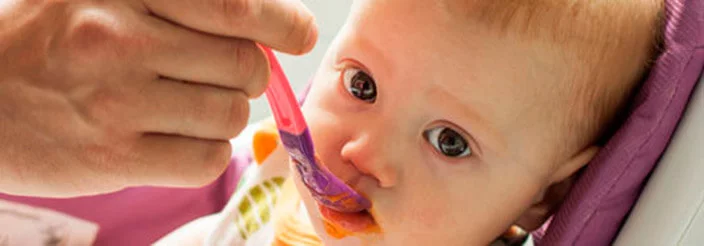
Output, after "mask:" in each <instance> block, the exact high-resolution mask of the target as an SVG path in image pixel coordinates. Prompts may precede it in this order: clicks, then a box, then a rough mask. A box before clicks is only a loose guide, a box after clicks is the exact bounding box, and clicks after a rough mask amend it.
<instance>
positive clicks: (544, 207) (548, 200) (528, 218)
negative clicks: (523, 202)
mask: <svg viewBox="0 0 704 246" xmlns="http://www.w3.org/2000/svg"><path fill="white" fill-rule="evenodd" d="M599 149H600V148H599V147H598V146H591V147H589V148H586V149H584V150H583V151H581V152H580V153H579V154H577V155H575V156H574V157H572V158H571V159H570V160H568V161H567V162H566V163H563V164H562V165H560V166H559V167H558V169H557V170H556V171H555V172H553V175H552V176H551V179H550V180H551V182H550V185H549V186H548V187H547V188H545V189H544V190H543V191H542V192H541V194H540V195H538V197H537V198H536V201H535V203H534V204H533V205H532V206H531V207H530V208H528V210H526V211H525V212H524V213H523V215H521V218H519V219H518V221H517V222H516V225H518V226H519V227H521V228H522V229H523V230H525V231H529V232H530V231H534V230H536V229H538V228H540V226H542V225H543V223H545V221H546V220H547V219H548V218H550V216H552V214H553V213H555V210H556V209H557V208H559V206H560V205H561V204H562V202H563V201H564V200H565V197H567V194H568V193H569V191H570V189H571V188H572V185H573V184H574V181H575V179H576V173H577V171H579V170H580V169H581V168H582V167H584V166H585V165H586V164H587V163H589V161H591V160H592V158H594V155H596V153H597V152H599Z"/></svg>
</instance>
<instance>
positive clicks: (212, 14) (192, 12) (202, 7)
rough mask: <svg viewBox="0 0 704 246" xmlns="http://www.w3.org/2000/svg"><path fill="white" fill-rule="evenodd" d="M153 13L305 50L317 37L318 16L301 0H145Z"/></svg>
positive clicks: (200, 27)
mask: <svg viewBox="0 0 704 246" xmlns="http://www.w3.org/2000/svg"><path fill="white" fill-rule="evenodd" d="M142 1H144V5H145V6H146V7H147V8H148V10H149V11H151V12H152V13H153V14H155V15H156V16H158V17H160V18H164V19H166V20H169V21H171V22H174V23H177V24H180V25H182V26H185V27H189V28H192V29H196V30H199V31H202V32H206V33H210V34H215V35H222V36H230V37H238V38H245V39H250V40H253V41H256V42H258V43H261V44H264V45H266V46H269V47H271V48H273V49H275V50H278V51H281V52H285V53H290V54H303V53H306V52H309V51H310V50H311V49H313V46H314V45H315V43H316V41H317V39H318V28H317V26H316V25H315V18H314V17H313V15H312V14H311V13H310V11H309V10H308V9H307V8H306V7H305V5H304V4H303V3H302V2H300V0H142Z"/></svg>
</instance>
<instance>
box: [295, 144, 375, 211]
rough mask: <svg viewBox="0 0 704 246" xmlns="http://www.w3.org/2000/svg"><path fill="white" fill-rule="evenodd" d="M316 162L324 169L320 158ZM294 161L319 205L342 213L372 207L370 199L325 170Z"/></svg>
mask: <svg viewBox="0 0 704 246" xmlns="http://www.w3.org/2000/svg"><path fill="white" fill-rule="evenodd" d="M315 160H316V161H317V164H318V166H320V167H321V168H324V167H323V166H322V165H321V163H322V162H321V161H320V158H318V157H317V156H316V158H315ZM292 161H293V162H294V163H295V164H296V169H297V170H298V172H299V173H300V175H301V178H302V179H303V183H304V184H305V185H306V188H308V190H310V192H311V195H312V196H313V198H314V199H315V200H316V201H318V203H320V204H322V205H325V206H326V207H329V208H331V209H334V210H337V211H340V212H359V211H362V210H364V209H368V208H370V207H371V202H370V201H369V200H368V199H366V198H365V197H363V196H361V195H360V194H359V193H358V192H356V191H355V190H354V189H352V188H351V187H349V186H348V185H347V184H345V183H344V182H343V181H342V180H340V179H339V178H337V177H335V176H334V175H332V174H331V173H330V175H327V174H325V173H324V172H325V171H324V170H318V169H315V168H310V167H307V166H306V165H303V164H301V163H300V162H299V161H298V160H296V159H293V158H292Z"/></svg>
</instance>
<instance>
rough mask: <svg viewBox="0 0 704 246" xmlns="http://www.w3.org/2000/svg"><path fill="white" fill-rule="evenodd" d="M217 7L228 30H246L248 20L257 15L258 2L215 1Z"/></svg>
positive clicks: (240, 0)
mask: <svg viewBox="0 0 704 246" xmlns="http://www.w3.org/2000/svg"><path fill="white" fill-rule="evenodd" d="M215 1H216V4H214V5H213V6H215V7H217V8H218V10H219V11H221V13H222V17H221V19H222V21H223V25H224V26H225V27H226V28H233V29H239V28H245V27H246V25H247V20H249V19H251V17H252V16H255V15H256V12H257V8H256V6H257V2H259V1H252V0H215Z"/></svg>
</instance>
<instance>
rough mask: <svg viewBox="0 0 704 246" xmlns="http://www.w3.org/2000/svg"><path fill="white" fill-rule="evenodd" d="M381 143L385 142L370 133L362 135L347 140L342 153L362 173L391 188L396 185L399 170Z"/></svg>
mask: <svg viewBox="0 0 704 246" xmlns="http://www.w3.org/2000/svg"><path fill="white" fill-rule="evenodd" d="M379 145H383V143H381V142H378V141H377V139H373V138H372V137H370V135H368V134H367V135H360V136H358V137H356V138H353V139H351V140H349V141H347V142H346V143H345V144H344V145H343V146H342V149H341V152H340V155H341V156H342V160H343V161H344V162H345V163H346V164H349V165H351V166H352V167H354V168H355V169H356V170H357V171H358V172H359V173H360V174H361V175H365V176H369V177H371V178H374V179H376V180H377V183H378V185H379V186H380V187H382V188H390V187H393V186H395V185H396V181H397V176H398V174H397V172H398V170H397V169H396V168H395V167H394V165H393V161H391V160H388V158H386V157H387V156H388V155H385V154H384V150H383V148H381V147H380V146H379Z"/></svg>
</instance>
